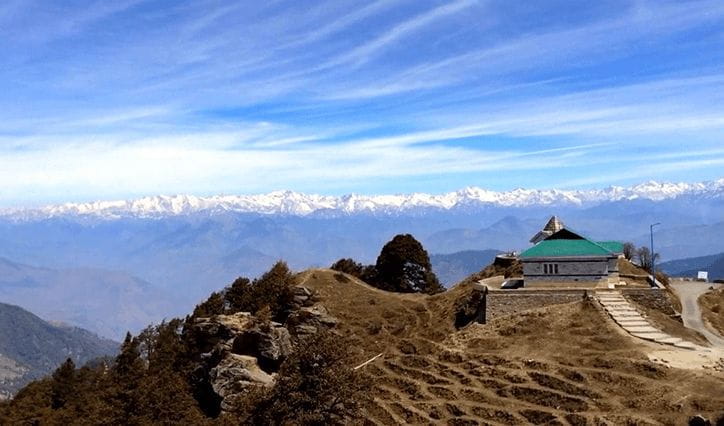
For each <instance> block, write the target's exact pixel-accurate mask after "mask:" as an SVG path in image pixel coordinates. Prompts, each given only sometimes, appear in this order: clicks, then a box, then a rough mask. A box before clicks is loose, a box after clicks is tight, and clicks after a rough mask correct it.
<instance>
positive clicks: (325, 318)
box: [287, 304, 339, 337]
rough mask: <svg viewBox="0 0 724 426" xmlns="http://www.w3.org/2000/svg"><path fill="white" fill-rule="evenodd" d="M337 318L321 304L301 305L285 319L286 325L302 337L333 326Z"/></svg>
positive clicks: (293, 332)
mask: <svg viewBox="0 0 724 426" xmlns="http://www.w3.org/2000/svg"><path fill="white" fill-rule="evenodd" d="M338 322H339V320H338V319H337V318H335V317H333V316H332V315H330V314H329V312H328V311H327V309H326V308H325V307H324V306H322V305H319V304H317V305H314V306H308V307H302V308H300V309H298V310H297V311H294V312H293V313H292V314H291V315H290V316H289V319H288V320H287V327H289V329H290V330H291V331H292V334H294V335H295V336H297V337H304V336H307V335H310V334H314V333H317V332H319V331H321V330H326V329H330V328H334V327H335V326H336V325H337V323H338Z"/></svg>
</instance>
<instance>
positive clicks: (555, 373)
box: [297, 269, 724, 424]
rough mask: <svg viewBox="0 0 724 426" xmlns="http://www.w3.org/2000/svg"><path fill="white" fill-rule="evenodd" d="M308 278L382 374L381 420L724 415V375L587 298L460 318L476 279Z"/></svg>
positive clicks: (648, 420) (373, 407) (315, 274)
mask: <svg viewBox="0 0 724 426" xmlns="http://www.w3.org/2000/svg"><path fill="white" fill-rule="evenodd" d="M297 280H298V282H300V283H304V285H306V286H308V287H310V288H313V289H314V290H316V291H317V292H318V293H319V296H320V298H321V299H322V300H321V302H322V303H323V304H324V305H325V306H326V307H327V308H328V309H329V311H330V313H331V314H332V315H334V316H336V317H338V318H339V319H340V320H341V323H340V326H339V327H340V328H339V330H340V332H342V333H344V334H346V335H349V336H350V337H351V338H352V339H353V341H354V342H355V344H354V348H353V349H354V351H355V352H356V354H357V359H356V360H355V361H357V362H359V363H361V362H363V361H365V360H368V359H370V358H372V357H373V356H375V355H377V354H379V353H380V352H383V353H384V355H383V356H382V357H380V358H378V359H376V360H375V361H373V362H371V363H370V364H368V365H366V366H365V367H363V370H364V371H366V372H367V373H369V375H371V376H372V377H373V378H374V379H375V381H374V383H375V388H374V391H373V397H374V398H373V402H372V403H371V404H370V405H369V406H368V407H366V411H367V415H368V419H369V420H368V421H369V422H370V423H372V424H391V423H395V422H397V423H401V422H407V423H436V424H439V423H448V424H482V423H485V424H490V423H492V424H521V423H534V424H543V423H546V424H659V423H663V424H685V423H686V421H687V420H688V418H689V417H690V416H692V415H695V414H700V413H701V414H703V415H705V416H707V417H708V418H710V419H717V418H719V417H720V416H724V409H722V407H724V374H722V373H721V372H717V371H714V370H708V371H704V370H680V369H675V368H669V367H667V366H664V365H661V364H656V363H653V362H651V361H649V359H648V357H647V355H646V354H647V352H650V351H651V350H652V347H654V346H657V345H649V344H644V343H639V341H636V340H633V339H631V338H630V337H628V336H627V335H624V334H623V333H622V332H620V331H619V330H618V329H617V328H616V326H615V325H613V324H612V322H611V321H610V320H609V319H608V318H607V317H606V316H605V315H604V314H603V313H602V312H601V311H600V310H599V309H598V308H597V306H595V305H594V304H593V302H579V303H573V304H568V305H559V306H555V307H550V308H545V309H538V310H533V311H528V312H526V313H525V314H522V315H519V316H517V317H508V318H499V319H497V320H495V321H493V322H491V323H489V324H487V325H479V324H472V325H469V326H467V327H465V328H463V329H461V330H456V328H455V326H454V318H455V311H456V309H455V306H456V303H457V302H459V301H460V300H461V299H464V298H465V297H466V295H467V294H469V292H470V291H471V287H470V286H469V285H468V284H461V285H458V286H456V287H455V288H453V289H451V290H449V291H447V292H445V293H442V294H438V295H434V296H425V295H419V294H396V293H387V292H383V291H380V290H377V289H374V288H372V287H370V286H368V285H366V284H364V283H362V282H361V281H359V280H357V279H355V278H353V277H351V276H348V275H345V274H341V273H338V272H335V271H330V270H321V269H318V270H311V271H307V272H304V273H302V274H300V275H299V276H298V277H297Z"/></svg>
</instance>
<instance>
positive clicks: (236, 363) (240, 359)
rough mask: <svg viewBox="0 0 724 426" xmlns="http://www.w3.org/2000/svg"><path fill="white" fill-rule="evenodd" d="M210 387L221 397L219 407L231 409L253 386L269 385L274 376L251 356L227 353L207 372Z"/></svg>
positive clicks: (272, 381)
mask: <svg viewBox="0 0 724 426" xmlns="http://www.w3.org/2000/svg"><path fill="white" fill-rule="evenodd" d="M209 380H210V382H211V387H212V389H213V390H214V392H216V394H217V395H219V396H220V397H221V398H222V402H221V408H222V410H224V411H233V410H234V409H235V408H236V406H237V403H238V401H239V400H240V399H241V398H242V397H243V394H244V393H245V392H247V391H248V390H249V389H250V388H251V387H253V386H271V385H272V384H273V383H274V376H273V375H271V374H268V373H266V372H265V371H264V370H262V369H261V368H260V367H259V364H258V362H257V359H256V358H254V357H253V356H248V355H238V354H233V353H227V354H226V356H224V358H223V359H222V360H221V361H220V362H219V364H218V365H217V366H216V367H214V368H212V369H211V371H210V372H209Z"/></svg>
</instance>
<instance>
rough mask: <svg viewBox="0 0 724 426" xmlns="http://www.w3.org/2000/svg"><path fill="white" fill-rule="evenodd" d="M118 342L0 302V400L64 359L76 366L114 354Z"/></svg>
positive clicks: (50, 369)
mask: <svg viewBox="0 0 724 426" xmlns="http://www.w3.org/2000/svg"><path fill="white" fill-rule="evenodd" d="M118 347H119V343H118V342H115V341H113V340H109V339H105V338H102V337H99V336H98V335H96V334H95V333H92V332H90V331H88V330H86V329H83V328H79V327H72V326H68V325H60V326H59V325H54V324H52V323H50V322H48V321H46V320H44V319H42V318H40V317H38V316H37V315H35V314H34V313H32V312H30V311H28V310H26V309H24V308H22V307H20V306H17V305H14V304H7V303H2V302H0V400H1V399H3V397H5V398H7V397H9V396H10V395H12V393H14V391H16V390H17V389H19V388H20V387H22V386H23V385H25V384H26V383H27V382H29V381H30V380H34V379H37V378H40V377H42V376H43V375H45V374H47V373H50V372H51V371H53V369H55V368H56V367H57V366H58V365H60V364H61V363H62V362H63V361H64V360H65V359H66V358H71V359H73V361H74V362H75V363H76V364H77V365H82V364H84V363H86V362H88V361H90V360H93V359H96V358H98V357H102V356H110V355H114V354H115V353H116V351H117V350H118Z"/></svg>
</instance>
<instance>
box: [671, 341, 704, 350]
mask: <svg viewBox="0 0 724 426" xmlns="http://www.w3.org/2000/svg"><path fill="white" fill-rule="evenodd" d="M674 346H676V347H677V348H682V349H690V350H696V349H698V348H699V345H696V344H694V343H691V342H687V341H685V340H682V341H681V342H678V343H674Z"/></svg>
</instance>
